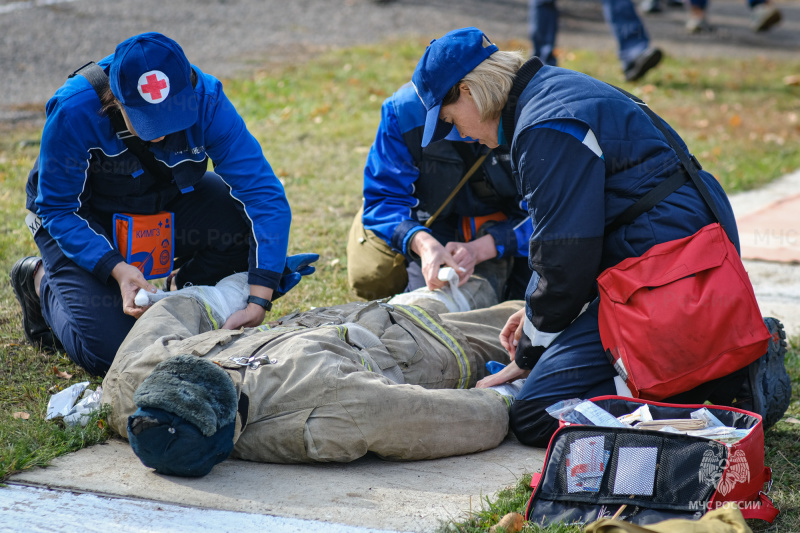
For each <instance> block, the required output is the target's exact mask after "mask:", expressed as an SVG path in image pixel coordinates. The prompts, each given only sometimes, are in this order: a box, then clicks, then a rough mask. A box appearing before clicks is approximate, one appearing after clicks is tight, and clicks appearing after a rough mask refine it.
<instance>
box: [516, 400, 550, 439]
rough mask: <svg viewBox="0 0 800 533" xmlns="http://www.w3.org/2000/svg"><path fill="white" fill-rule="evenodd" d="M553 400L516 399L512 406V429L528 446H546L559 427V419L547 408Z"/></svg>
mask: <svg viewBox="0 0 800 533" xmlns="http://www.w3.org/2000/svg"><path fill="white" fill-rule="evenodd" d="M552 403H554V402H552V401H547V402H537V401H530V400H516V401H515V402H514V404H513V405H512V406H511V430H512V431H513V432H514V435H516V437H517V440H519V441H520V442H521V443H522V444H525V445H526V446H536V447H540V448H546V447H547V445H548V444H549V443H550V438H551V437H552V436H553V433H555V431H556V430H557V429H558V420H556V419H555V418H553V417H552V416H550V415H549V414H547V411H546V410H545V409H546V408H547V407H549V406H550V405H551V404H552Z"/></svg>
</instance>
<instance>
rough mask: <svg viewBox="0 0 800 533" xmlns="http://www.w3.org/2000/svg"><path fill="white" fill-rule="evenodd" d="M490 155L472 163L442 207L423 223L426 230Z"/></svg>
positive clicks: (484, 155) (486, 154) (487, 153)
mask: <svg viewBox="0 0 800 533" xmlns="http://www.w3.org/2000/svg"><path fill="white" fill-rule="evenodd" d="M457 143H458V141H456V142H455V143H454V144H457ZM490 153H491V150H489V151H488V152H486V153H485V154H483V155H482V156H480V157H479V158H478V159H476V160H475V162H474V163H472V166H471V167H470V168H469V170H467V173H466V174H464V177H463V178H461V181H459V182H458V185H456V186H455V187H454V188H453V190H452V191H451V192H450V195H449V196H448V197H447V198H445V200H444V202H442V205H440V206H439V209H437V210H436V212H435V213H434V214H432V215H431V217H430V218H429V219H428V220H426V221H425V227H426V228H430V227H431V224H433V222H434V221H435V220H436V219H437V218H438V217H439V215H440V214H441V212H442V211H443V210H444V208H445V207H447V204H449V203H450V201H451V200H452V199H453V198H455V197H456V194H458V191H460V190H461V187H463V186H464V184H465V183H467V182H468V181H469V179H470V178H471V177H472V175H473V174H475V172H477V170H478V169H479V168H480V167H481V165H482V164H483V162H484V161H485V160H486V156H488V155H489V154H490Z"/></svg>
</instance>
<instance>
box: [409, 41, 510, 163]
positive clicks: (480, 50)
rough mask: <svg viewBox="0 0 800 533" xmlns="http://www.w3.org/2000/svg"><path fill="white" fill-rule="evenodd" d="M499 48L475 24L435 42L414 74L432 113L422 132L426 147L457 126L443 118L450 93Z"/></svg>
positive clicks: (428, 116) (429, 46) (429, 113)
mask: <svg viewBox="0 0 800 533" xmlns="http://www.w3.org/2000/svg"><path fill="white" fill-rule="evenodd" d="M497 50H498V48H497V46H496V45H494V44H492V41H490V40H489V38H488V37H487V36H486V34H484V33H483V32H482V31H481V30H479V29H478V28H473V27H470V28H461V29H459V30H453V31H451V32H449V33H447V34H446V35H444V36H443V37H442V38H441V39H434V40H432V41H431V44H430V45H428V48H427V49H426V50H425V53H424V54H422V58H420V60H419V63H417V68H416V69H415V70H414V75H413V76H412V77H411V83H413V84H414V89H416V91H417V95H418V96H419V98H420V100H422V103H423V104H424V105H425V109H426V110H427V112H428V113H427V116H426V118H425V130H424V132H423V134H422V146H423V147H425V146H428V144H430V143H432V142H435V141H440V140H442V139H444V138H445V137H447V135H448V134H450V133H451V132H452V130H453V129H454V128H453V125H452V124H450V123H447V122H445V121H443V120H439V111H441V108H442V100H443V99H444V97H445V96H446V95H447V92H448V91H449V90H450V89H452V88H453V86H454V85H455V84H457V83H458V82H459V81H461V80H462V79H463V78H464V76H466V75H467V74H469V73H470V72H472V69H474V68H475V67H477V66H478V65H480V64H481V63H482V62H483V61H484V60H485V59H486V58H487V57H489V56H490V55H492V54H493V53H495V52H497Z"/></svg>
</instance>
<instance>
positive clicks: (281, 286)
mask: <svg viewBox="0 0 800 533" xmlns="http://www.w3.org/2000/svg"><path fill="white" fill-rule="evenodd" d="M318 259H319V254H295V255H290V256H289V257H287V258H286V266H284V267H283V275H282V276H281V281H280V283H278V288H277V289H276V290H275V291H273V293H272V301H275V300H277V299H278V298H280V297H281V296H283V295H284V294H286V293H287V292H289V291H290V290H292V289H293V288H294V286H295V285H297V284H298V283H300V280H301V279H303V276H310V275H311V274H313V273H314V271H315V270H316V268H314V266H313V265H312V264H311V263H313V262H314V261H316V260H318Z"/></svg>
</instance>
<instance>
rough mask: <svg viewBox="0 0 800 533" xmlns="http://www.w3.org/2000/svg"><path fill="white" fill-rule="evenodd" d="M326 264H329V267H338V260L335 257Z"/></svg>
mask: <svg viewBox="0 0 800 533" xmlns="http://www.w3.org/2000/svg"><path fill="white" fill-rule="evenodd" d="M328 264H329V265H330V266H336V265H338V264H339V258H338V257H337V258H336V259H333V260H332V261H331V262H330V263H328Z"/></svg>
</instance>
